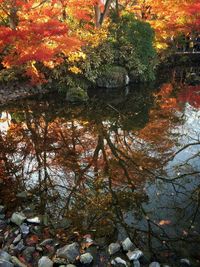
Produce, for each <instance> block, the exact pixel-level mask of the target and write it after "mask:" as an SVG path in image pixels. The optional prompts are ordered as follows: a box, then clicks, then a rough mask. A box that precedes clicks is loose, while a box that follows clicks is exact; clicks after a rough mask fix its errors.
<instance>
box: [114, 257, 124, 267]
mask: <svg viewBox="0 0 200 267" xmlns="http://www.w3.org/2000/svg"><path fill="white" fill-rule="evenodd" d="M111 264H112V265H116V264H122V265H125V266H127V264H126V261H125V260H123V259H122V258H120V257H117V258H115V259H113V260H112V261H111Z"/></svg>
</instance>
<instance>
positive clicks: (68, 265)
mask: <svg viewBox="0 0 200 267" xmlns="http://www.w3.org/2000/svg"><path fill="white" fill-rule="evenodd" d="M60 267H61V266H60ZM63 267H64V266H63ZM67 267H76V266H75V265H73V264H67Z"/></svg>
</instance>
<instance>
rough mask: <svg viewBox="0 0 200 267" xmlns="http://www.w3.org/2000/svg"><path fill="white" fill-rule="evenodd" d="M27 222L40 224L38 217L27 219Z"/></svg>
mask: <svg viewBox="0 0 200 267" xmlns="http://www.w3.org/2000/svg"><path fill="white" fill-rule="evenodd" d="M27 222H28V223H35V224H40V218H39V217H34V218H29V219H27Z"/></svg>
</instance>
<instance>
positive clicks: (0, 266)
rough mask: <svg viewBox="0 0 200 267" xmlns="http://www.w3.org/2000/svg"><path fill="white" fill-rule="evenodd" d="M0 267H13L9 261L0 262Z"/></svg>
mask: <svg viewBox="0 0 200 267" xmlns="http://www.w3.org/2000/svg"><path fill="white" fill-rule="evenodd" d="M0 267H14V265H13V264H12V263H11V262H9V261H5V260H0Z"/></svg>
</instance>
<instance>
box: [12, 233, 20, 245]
mask: <svg viewBox="0 0 200 267" xmlns="http://www.w3.org/2000/svg"><path fill="white" fill-rule="evenodd" d="M21 238H22V235H21V234H19V235H18V236H16V237H15V239H14V240H13V244H14V245H16V244H17V243H19V241H20V240H21Z"/></svg>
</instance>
